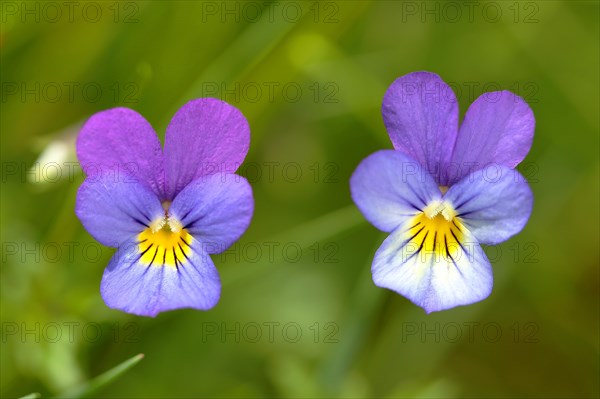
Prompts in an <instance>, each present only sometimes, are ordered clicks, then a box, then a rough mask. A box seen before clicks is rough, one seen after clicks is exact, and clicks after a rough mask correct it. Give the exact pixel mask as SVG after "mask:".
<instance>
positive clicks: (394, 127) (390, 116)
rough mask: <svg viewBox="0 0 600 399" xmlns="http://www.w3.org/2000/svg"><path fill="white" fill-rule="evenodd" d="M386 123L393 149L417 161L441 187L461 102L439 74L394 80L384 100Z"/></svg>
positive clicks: (414, 74)
mask: <svg viewBox="0 0 600 399" xmlns="http://www.w3.org/2000/svg"><path fill="white" fill-rule="evenodd" d="M382 114H383V122H384V123H385V126H386V128H387V131H388V134H389V136H390V139H391V140H392V143H393V145H394V148H395V149H396V150H399V151H402V152H404V153H405V154H406V155H408V156H410V157H412V158H414V159H415V160H416V161H418V162H419V163H421V165H423V167H424V168H425V169H426V170H427V171H429V173H430V174H431V175H432V176H433V177H434V179H435V180H436V182H438V184H439V185H446V183H447V181H446V174H445V173H444V171H445V170H446V165H447V163H448V162H449V161H450V156H451V154H452V148H454V142H455V140H456V134H457V131H458V103H457V101H456V96H455V94H454V92H453V91H452V89H451V88H450V87H449V86H448V85H447V84H446V83H445V82H444V81H443V80H442V79H441V78H440V77H439V76H438V75H436V74H434V73H430V72H414V73H410V74H408V75H405V76H402V77H400V78H398V79H396V80H395V81H394V83H392V85H391V86H390V87H389V88H388V90H387V91H386V93H385V96H384V98H383V106H382Z"/></svg>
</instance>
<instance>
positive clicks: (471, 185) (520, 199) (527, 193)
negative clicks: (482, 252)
mask: <svg viewBox="0 0 600 399" xmlns="http://www.w3.org/2000/svg"><path fill="white" fill-rule="evenodd" d="M444 200H445V201H448V202H450V203H451V204H452V206H453V207H454V209H455V210H456V213H457V217H458V218H459V219H460V221H461V222H462V223H463V224H464V225H465V226H466V227H467V228H468V229H469V230H470V231H471V232H472V233H473V235H474V236H475V238H476V239H477V241H479V242H481V243H483V244H489V245H493V244H498V243H501V242H502V241H506V240H508V239H509V238H510V237H512V236H513V235H515V234H517V233H518V232H520V231H521V230H522V229H523V227H525V225H526V224H527V221H528V220H529V216H530V215H531V211H532V208H533V194H532V192H531V189H530V188H529V184H527V181H526V180H525V178H524V177H523V176H521V174H520V173H519V172H517V171H516V170H513V169H509V168H507V167H506V166H500V165H490V166H488V167H487V168H485V169H482V170H478V171H476V172H473V173H471V174H470V175H468V176H466V177H465V178H463V179H462V180H461V181H459V182H458V183H456V184H455V185H453V186H452V187H450V189H449V190H448V192H447V193H446V195H445V196H444Z"/></svg>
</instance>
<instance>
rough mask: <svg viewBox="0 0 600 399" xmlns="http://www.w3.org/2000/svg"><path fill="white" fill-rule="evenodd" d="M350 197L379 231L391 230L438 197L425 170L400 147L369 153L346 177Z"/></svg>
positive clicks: (439, 196) (437, 190)
mask: <svg viewBox="0 0 600 399" xmlns="http://www.w3.org/2000/svg"><path fill="white" fill-rule="evenodd" d="M350 191H351V194H352V199H353V200H354V203H355V204H356V206H358V209H360V211H361V212H362V213H363V215H364V216H365V218H366V219H367V220H368V221H369V222H371V223H372V224H373V225H374V226H375V227H377V228H378V229H379V230H382V231H387V232H389V231H392V230H394V229H395V228H396V227H398V226H399V225H400V224H401V223H403V222H404V221H405V220H406V219H407V218H410V217H412V216H414V215H415V214H417V213H418V212H420V211H422V210H423V209H424V208H425V207H426V206H427V205H428V204H429V203H430V202H431V201H433V200H439V199H440V198H441V193H440V190H439V188H438V186H437V184H436V183H435V181H434V180H433V178H432V177H431V175H429V173H427V171H425V170H424V169H423V168H422V167H421V165H420V164H419V163H418V162H417V161H415V160H414V159H412V158H410V157H408V156H407V155H404V154H403V153H402V152H400V151H394V150H383V151H378V152H376V153H374V154H371V155H369V156H368V157H367V158H365V159H364V160H363V161H362V162H361V163H360V164H359V165H358V167H357V168H356V170H355V171H354V174H353V175H352V177H351V179H350Z"/></svg>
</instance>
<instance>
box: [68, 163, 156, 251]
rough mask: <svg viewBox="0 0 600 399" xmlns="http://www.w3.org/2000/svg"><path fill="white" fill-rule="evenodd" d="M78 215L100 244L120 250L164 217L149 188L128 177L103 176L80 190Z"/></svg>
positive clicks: (94, 179)
mask: <svg viewBox="0 0 600 399" xmlns="http://www.w3.org/2000/svg"><path fill="white" fill-rule="evenodd" d="M75 213H76V214H77V216H78V217H79V220H80V221H81V224H83V227H85V229H86V230H87V231H88V233H90V234H91V235H92V236H93V237H94V238H95V239H96V240H97V241H98V242H100V243H101V244H103V245H106V246H109V247H118V246H119V245H121V244H122V243H124V242H126V241H128V240H130V239H131V238H133V237H135V236H136V235H138V234H139V233H140V232H141V231H142V230H144V229H146V228H148V226H150V225H151V223H152V221H154V220H157V219H160V218H162V217H163V215H164V210H163V208H162V206H161V203H160V201H159V200H158V197H157V196H156V194H155V193H154V192H153V191H151V189H150V188H149V187H148V186H147V185H145V184H142V183H140V182H139V181H137V180H136V179H134V178H133V177H131V176H129V175H126V174H125V175H121V176H120V177H115V176H114V175H111V174H102V175H99V176H95V177H88V178H87V179H86V180H85V181H84V182H83V184H82V185H81V186H80V187H79V191H78V192H77V201H76V205H75Z"/></svg>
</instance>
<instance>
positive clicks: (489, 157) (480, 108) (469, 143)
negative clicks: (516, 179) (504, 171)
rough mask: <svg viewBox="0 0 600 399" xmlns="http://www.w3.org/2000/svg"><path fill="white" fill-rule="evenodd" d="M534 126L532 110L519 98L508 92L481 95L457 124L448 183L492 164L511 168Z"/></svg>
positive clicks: (524, 152)
mask: <svg viewBox="0 0 600 399" xmlns="http://www.w3.org/2000/svg"><path fill="white" fill-rule="evenodd" d="M534 128H535V119H534V116H533V111H532V110H531V108H529V105H528V104H527V103H526V102H525V100H523V99H522V98H521V97H519V96H517V95H516V94H513V93H511V92H509V91H499V92H490V93H485V94H483V95H481V96H480V97H479V98H477V100H475V102H474V103H473V104H471V106H470V107H469V109H468V111H467V113H466V115H465V119H464V121H463V123H462V125H461V127H460V130H459V133H458V137H457V139H456V145H455V147H454V153H453V154H452V160H451V164H450V165H451V169H450V170H449V176H448V182H449V184H454V183H456V182H457V181H459V180H460V179H461V178H463V177H465V176H466V175H468V174H469V173H471V172H473V171H475V170H477V169H482V168H484V167H485V166H486V165H488V164H492V163H496V164H500V165H504V166H507V167H509V168H514V167H515V166H516V165H517V164H518V163H519V162H521V161H522V160H523V158H525V156H526V155H527V153H528V152H529V149H530V148H531V144H532V142H533V130H534Z"/></svg>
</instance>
